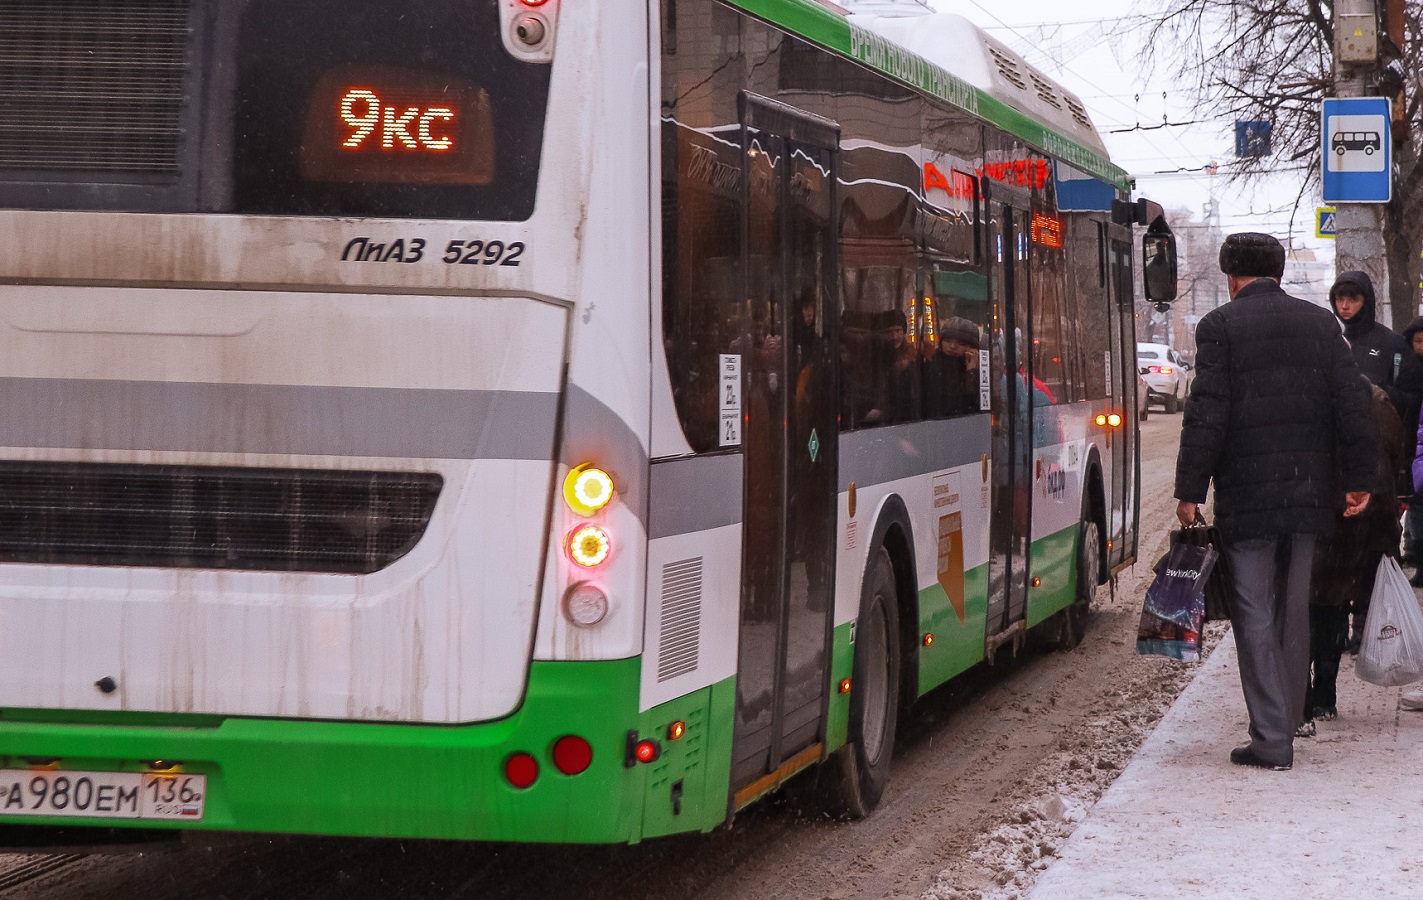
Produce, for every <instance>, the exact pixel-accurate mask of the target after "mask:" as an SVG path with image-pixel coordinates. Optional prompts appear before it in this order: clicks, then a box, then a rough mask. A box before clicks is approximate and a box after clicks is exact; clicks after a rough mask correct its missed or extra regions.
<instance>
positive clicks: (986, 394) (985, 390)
mask: <svg viewBox="0 0 1423 900" xmlns="http://www.w3.org/2000/svg"><path fill="white" fill-rule="evenodd" d="M989 357H990V354H989V352H988V351H987V350H980V351H978V408H979V410H980V411H983V410H989V409H992V408H993V392H992V390H991V388H992V385H993V382H992V381H991V380H990V375H991V373H990V372H989V371H988V366H989V364H990V363H989Z"/></svg>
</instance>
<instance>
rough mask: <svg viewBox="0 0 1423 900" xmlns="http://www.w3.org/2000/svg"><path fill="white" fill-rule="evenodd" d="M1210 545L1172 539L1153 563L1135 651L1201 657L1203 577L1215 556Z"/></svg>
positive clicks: (1180, 656) (1142, 653)
mask: <svg viewBox="0 0 1423 900" xmlns="http://www.w3.org/2000/svg"><path fill="white" fill-rule="evenodd" d="M1219 557H1220V554H1218V553H1217V552H1216V551H1215V550H1214V549H1212V548H1210V547H1205V546H1196V545H1193V544H1184V543H1173V544H1172V545H1171V549H1169V550H1167V551H1166V555H1165V556H1163V557H1161V559H1160V561H1158V562H1157V563H1156V568H1155V572H1156V578H1155V579H1153V580H1152V582H1151V587H1149V588H1147V589H1146V600H1145V601H1144V602H1143V603H1142V608H1141V622H1140V624H1139V625H1138V627H1137V632H1136V652H1137V653H1140V654H1141V655H1143V656H1169V657H1171V658H1172V659H1184V660H1198V659H1200V658H1201V623H1202V621H1204V619H1205V614H1206V581H1207V579H1209V578H1210V574H1211V570H1212V569H1214V568H1215V564H1216V560H1217V559H1219Z"/></svg>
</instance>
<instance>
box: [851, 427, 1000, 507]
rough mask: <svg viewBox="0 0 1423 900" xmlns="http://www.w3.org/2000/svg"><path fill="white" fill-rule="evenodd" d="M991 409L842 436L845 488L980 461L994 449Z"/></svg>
mask: <svg viewBox="0 0 1423 900" xmlns="http://www.w3.org/2000/svg"><path fill="white" fill-rule="evenodd" d="M988 448H989V421H988V415H987V414H981V415H976V416H962V417H960V418H957V419H944V420H942V421H931V422H915V423H913V424H912V425H896V426H892V427H888V428H863V429H861V430H859V431H851V432H849V433H848V434H842V435H840V490H842V491H845V490H849V487H850V483H851V482H854V483H855V484H857V485H860V486H861V487H863V486H865V485H869V484H883V483H885V482H887V481H897V480H899V479H901V478H910V477H913V476H915V475H923V474H924V473H926V472H938V471H940V470H942V469H952V468H956V467H958V466H966V465H969V464H974V463H978V462H979V461H980V460H982V458H983V454H985V453H987V452H989V449H988Z"/></svg>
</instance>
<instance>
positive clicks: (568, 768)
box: [553, 734, 593, 775]
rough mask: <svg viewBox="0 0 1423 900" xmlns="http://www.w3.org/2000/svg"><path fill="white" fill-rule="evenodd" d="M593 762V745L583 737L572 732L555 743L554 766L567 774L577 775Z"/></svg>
mask: <svg viewBox="0 0 1423 900" xmlns="http://www.w3.org/2000/svg"><path fill="white" fill-rule="evenodd" d="M592 764H593V747H592V746H591V745H590V744H589V743H588V742H587V741H585V740H583V738H581V737H578V736H577V735H574V734H570V735H568V736H566V737H561V738H559V739H558V740H557V741H555V742H554V745H553V765H554V768H556V769H558V771H560V772H562V773H563V774H565V775H577V774H579V773H581V772H585V771H587V769H588V767H589V766H591V765H592Z"/></svg>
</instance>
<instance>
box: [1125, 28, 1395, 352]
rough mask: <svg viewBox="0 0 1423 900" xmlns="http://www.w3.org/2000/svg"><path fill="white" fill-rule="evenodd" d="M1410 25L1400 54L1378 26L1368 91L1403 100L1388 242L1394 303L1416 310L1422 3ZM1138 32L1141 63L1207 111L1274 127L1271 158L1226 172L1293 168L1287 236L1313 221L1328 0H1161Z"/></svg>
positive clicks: (1328, 54)
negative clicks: (1304, 208)
mask: <svg viewBox="0 0 1423 900" xmlns="http://www.w3.org/2000/svg"><path fill="white" fill-rule="evenodd" d="M1380 6H1381V7H1382V6H1383V3H1382V2H1380ZM1404 20H1405V29H1406V32H1405V33H1406V34H1407V35H1408V39H1407V40H1405V41H1404V45H1405V46H1404V47H1403V48H1400V47H1397V46H1396V45H1395V44H1394V42H1393V41H1391V40H1389V39H1388V38H1387V37H1385V36H1384V35H1383V30H1382V29H1381V30H1380V45H1381V46H1380V59H1379V64H1378V66H1377V68H1376V70H1375V72H1374V74H1373V75H1371V76H1370V78H1369V84H1368V87H1367V91H1366V92H1367V93H1369V94H1371V95H1383V96H1394V97H1398V96H1401V97H1402V98H1403V99H1402V100H1396V101H1395V108H1396V112H1395V125H1394V138H1395V151H1394V165H1395V171H1396V177H1395V182H1394V191H1393V201H1392V202H1391V203H1389V204H1388V207H1387V210H1386V213H1385V223H1386V224H1385V228H1384V244H1385V247H1386V252H1387V254H1388V272H1389V285H1390V289H1391V290H1390V297H1389V298H1388V299H1389V300H1390V301H1391V304H1392V307H1393V308H1394V309H1396V310H1415V309H1417V302H1416V301H1415V300H1414V299H1413V298H1414V296H1415V293H1414V286H1415V285H1417V284H1418V283H1419V276H1420V269H1423V267H1420V264H1419V251H1420V250H1423V165H1420V164H1419V160H1420V150H1423V147H1420V138H1423V120H1421V119H1420V116H1423V104H1420V98H1421V97H1423V91H1420V87H1423V75H1420V73H1423V51H1420V49H1419V45H1420V41H1419V38H1420V36H1423V32H1420V24H1421V23H1423V3H1420V2H1419V0H1404ZM1134 30H1135V31H1136V33H1137V34H1139V35H1141V36H1143V37H1144V38H1145V40H1144V44H1143V46H1144V49H1143V51H1142V57H1143V59H1144V61H1145V62H1147V64H1148V65H1151V66H1157V67H1162V66H1171V67H1179V71H1180V73H1181V75H1182V77H1183V78H1184V79H1185V80H1187V81H1189V82H1191V83H1192V88H1193V93H1194V95H1195V96H1194V98H1193V99H1194V100H1195V101H1196V103H1197V105H1198V108H1199V109H1200V110H1201V111H1202V112H1203V113H1207V114H1210V115H1214V116H1219V117H1221V118H1223V119H1225V120H1227V121H1269V122H1273V123H1274V127H1273V139H1272V142H1273V149H1274V154H1273V155H1272V156H1269V157H1259V158H1245V159H1239V160H1236V161H1235V162H1233V163H1231V164H1229V165H1227V166H1222V170H1223V171H1226V172H1227V173H1228V174H1229V176H1230V177H1231V178H1232V179H1233V180H1234V179H1239V180H1244V181H1247V182H1248V181H1250V180H1252V179H1257V178H1260V177H1262V176H1264V175H1275V174H1279V173H1282V172H1291V171H1297V172H1298V173H1299V177H1300V189H1299V193H1298V194H1297V195H1296V198H1295V210H1294V215H1293V216H1292V217H1291V231H1293V230H1294V228H1295V224H1294V223H1296V222H1298V221H1300V220H1303V221H1309V216H1307V215H1302V214H1301V211H1300V207H1301V205H1303V204H1304V203H1305V201H1306V200H1307V199H1308V198H1309V197H1310V196H1312V195H1313V194H1314V192H1315V191H1316V190H1317V189H1318V187H1319V183H1320V171H1319V167H1320V155H1321V154H1320V135H1319V129H1320V101H1321V100H1322V99H1323V98H1325V97H1328V96H1333V94H1334V52H1333V46H1334V4H1333V2H1332V0H1165V8H1164V9H1163V10H1162V11H1160V12H1156V13H1151V14H1149V15H1147V16H1146V21H1145V24H1142V25H1139V26H1137V27H1136V29H1134ZM1400 114H1401V116H1402V118H1401V121H1400V119H1399V116H1400ZM1395 324H1399V325H1401V324H1404V323H1395Z"/></svg>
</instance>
